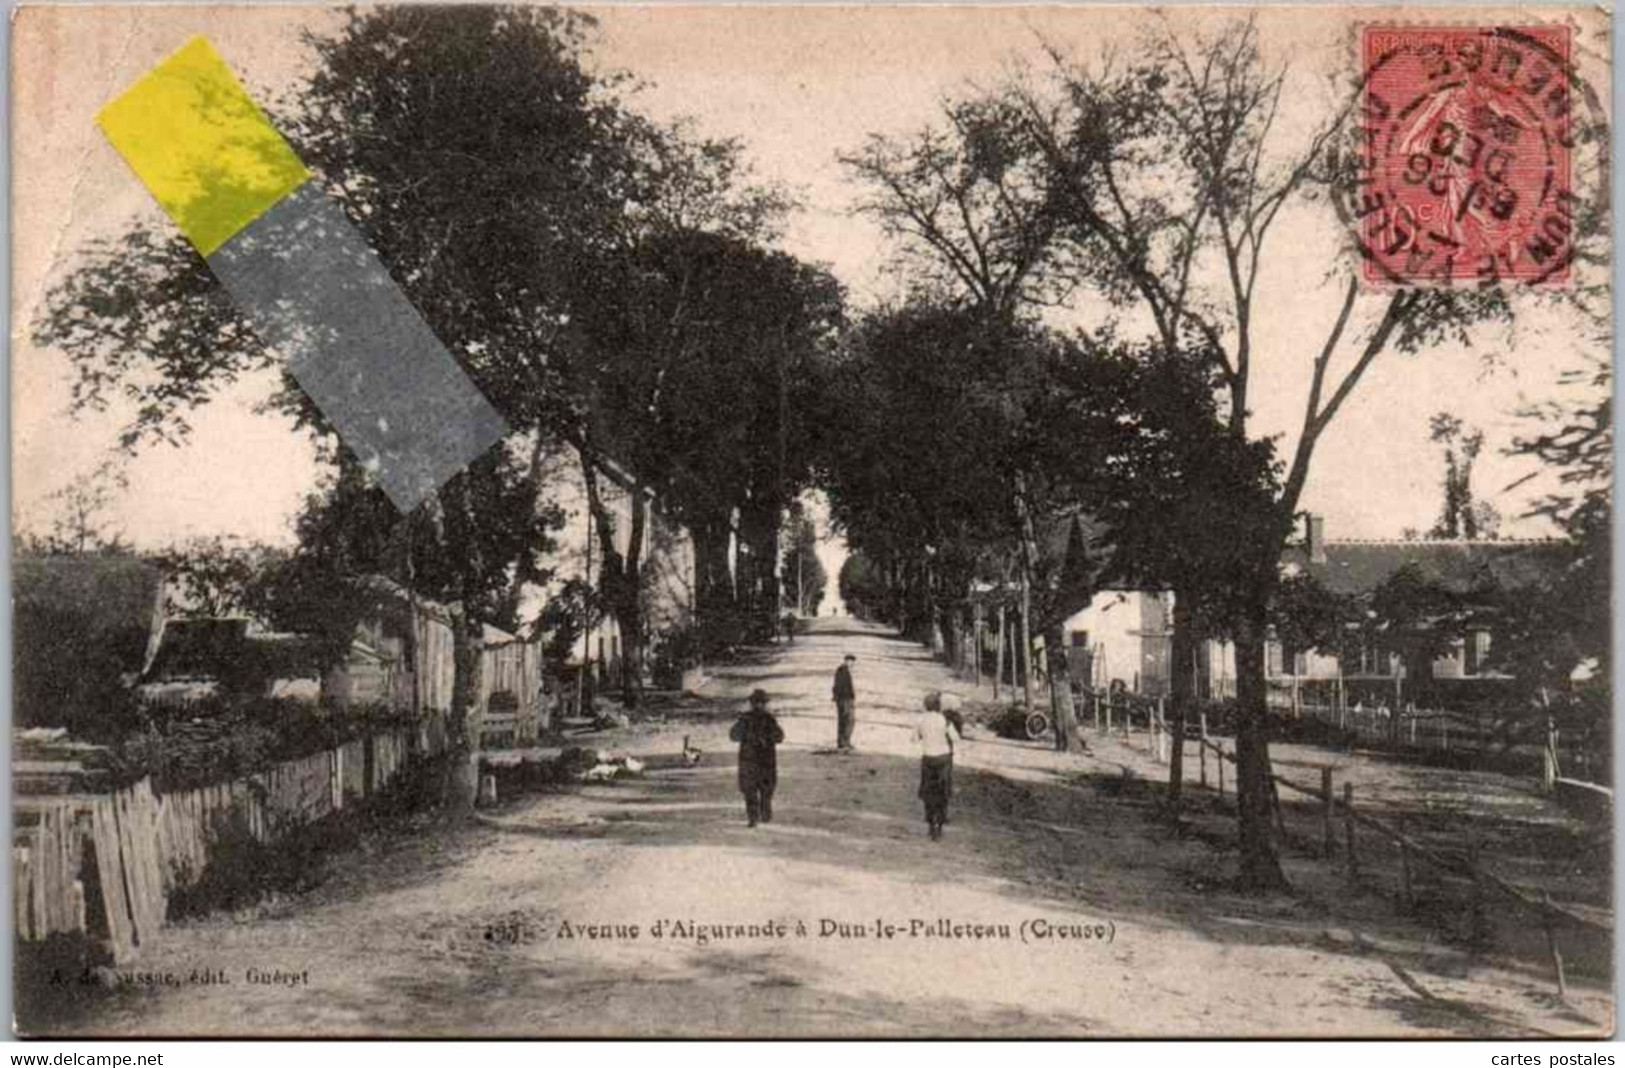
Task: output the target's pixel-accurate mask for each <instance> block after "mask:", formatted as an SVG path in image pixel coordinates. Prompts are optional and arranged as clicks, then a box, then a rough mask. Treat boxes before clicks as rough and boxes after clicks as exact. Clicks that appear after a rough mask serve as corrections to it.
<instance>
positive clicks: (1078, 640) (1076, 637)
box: [1072, 630, 1089, 649]
mask: <svg viewBox="0 0 1625 1068" xmlns="http://www.w3.org/2000/svg"><path fill="white" fill-rule="evenodd" d="M1072 645H1073V647H1074V648H1076V649H1087V648H1088V647H1089V632H1088V631H1086V630H1075V631H1073V632H1072Z"/></svg>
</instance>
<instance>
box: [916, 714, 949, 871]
mask: <svg viewBox="0 0 1625 1068" xmlns="http://www.w3.org/2000/svg"><path fill="white" fill-rule="evenodd" d="M959 736H960V735H959V731H957V730H956V729H954V725H953V724H952V723H950V722H948V718H947V717H946V716H944V715H943V714H942V694H940V693H938V692H937V691H935V690H933V691H931V692H930V693H928V694H926V695H925V701H924V710H923V711H922V712H921V713H920V717H919V719H918V720H916V721H915V724H914V739H915V741H917V742H919V743H920V800H921V801H923V802H925V824H926V826H927V827H929V828H930V830H931V837H932V838H933V839H938V838H941V837H942V825H943V824H945V823H947V822H948V802H949V800H951V799H952V797H953V792H954V740H955V739H956V738H958V737H959Z"/></svg>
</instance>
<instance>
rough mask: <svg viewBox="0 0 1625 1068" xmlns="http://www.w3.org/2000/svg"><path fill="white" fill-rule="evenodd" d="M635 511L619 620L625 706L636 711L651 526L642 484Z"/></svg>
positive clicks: (640, 683)
mask: <svg viewBox="0 0 1625 1068" xmlns="http://www.w3.org/2000/svg"><path fill="white" fill-rule="evenodd" d="M631 510H632V529H631V531H630V533H629V536H628V537H627V539H626V557H625V560H624V561H623V563H622V574H621V583H620V586H621V591H620V604H619V605H617V606H616V618H617V619H618V620H619V622H620V625H621V702H622V703H623V704H625V705H626V707H627V708H636V707H637V703H638V698H639V697H640V696H641V695H642V693H643V639H644V618H643V617H644V612H643V543H644V540H645V537H646V534H647V528H648V522H649V503H648V501H647V500H645V495H644V487H643V484H642V483H641V482H634V483H633V486H632V509H631Z"/></svg>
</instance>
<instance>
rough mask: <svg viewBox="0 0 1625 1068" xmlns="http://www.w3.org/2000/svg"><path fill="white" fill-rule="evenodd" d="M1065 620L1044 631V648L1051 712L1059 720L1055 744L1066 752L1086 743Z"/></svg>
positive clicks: (1055, 719)
mask: <svg viewBox="0 0 1625 1068" xmlns="http://www.w3.org/2000/svg"><path fill="white" fill-rule="evenodd" d="M1062 625H1063V624H1062V622H1061V621H1059V620H1058V621H1056V622H1054V623H1051V624H1050V625H1049V626H1048V627H1047V628H1046V629H1045V631H1044V652H1045V655H1046V658H1047V663H1048V665H1049V700H1050V712H1051V715H1052V716H1053V718H1054V721H1055V748H1056V749H1058V750H1060V751H1061V752H1063V753H1081V752H1083V750H1084V748H1085V746H1084V744H1083V734H1082V732H1081V731H1079V730H1078V717H1077V712H1076V710H1075V709H1074V707H1073V704H1072V665H1071V664H1070V663H1069V662H1068V661H1067V659H1066V645H1065V644H1064V639H1065V634H1064V633H1063V632H1062Z"/></svg>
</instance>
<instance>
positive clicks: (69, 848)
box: [12, 731, 411, 963]
mask: <svg viewBox="0 0 1625 1068" xmlns="http://www.w3.org/2000/svg"><path fill="white" fill-rule="evenodd" d="M410 742H411V738H410V735H409V734H407V733H405V732H402V731H391V732H386V733H382V734H376V735H373V736H371V737H369V738H362V739H357V740H355V741H352V742H348V743H346V744H344V745H341V746H339V747H338V748H336V749H332V750H327V751H324V752H319V753H313V754H311V755H310V756H306V757H301V758H299V759H297V760H290V761H286V762H284V763H281V764H277V765H275V766H274V767H271V768H269V769H267V770H266V771H264V772H262V773H259V774H255V775H250V776H247V777H245V778H242V779H236V780H233V781H231V782H225V783H216V784H213V785H210V786H201V787H198V788H196V789H192V790H179V791H174V792H171V793H169V794H165V795H163V796H161V797H160V796H158V795H157V794H155V793H154V792H153V789H152V786H151V783H150V782H149V781H148V780H146V779H142V780H141V781H140V782H137V783H135V784H134V785H132V786H128V787H125V788H124V789H122V790H117V791H114V792H113V793H110V794H59V795H47V796H34V797H30V796H21V797H18V798H16V799H15V802H14V805H15V807H14V810H13V812H14V829H13V836H12V861H13V863H12V872H13V879H14V883H13V888H14V896H13V900H14V903H15V911H16V916H15V921H16V931H17V935H18V937H19V938H20V939H22V940H23V941H25V942H43V941H45V940H46V939H48V938H50V937H51V936H52V935H57V934H62V935H78V936H84V937H88V938H90V939H92V940H94V941H98V942H101V943H103V948H104V949H105V950H106V953H107V955H108V956H110V957H111V958H112V960H113V961H114V963H123V962H125V961H127V960H129V959H131V958H132V957H133V956H134V955H135V954H136V952H137V951H138V950H139V949H140V947H141V946H142V945H145V944H146V943H147V942H149V941H151V940H153V939H155V938H156V937H158V932H159V930H160V929H161V928H162V927H163V925H164V920H165V916H166V913H167V910H168V904H169V898H170V896H171V895H172V894H173V893H174V892H176V891H177V890H183V889H186V888H188V887H190V886H192V885H194V884H196V883H197V881H198V880H199V879H200V878H202V876H203V872H204V870H205V869H206V868H207V867H208V866H209V863H210V862H211V860H212V858H213V855H214V852H215V850H216V848H217V846H218V845H219V843H220V842H221V841H222V839H223V838H224V836H225V835H227V834H228V833H231V832H233V831H234V830H239V829H244V830H246V831H247V833H248V834H250V835H251V836H252V837H253V838H254V839H255V840H256V841H259V842H262V843H265V844H271V843H273V842H275V841H277V840H278V839H280V838H281V837H283V836H284V835H286V834H287V833H289V832H290V831H292V830H294V829H295V828H298V827H300V826H303V825H305V824H307V823H310V822H313V821H315V820H319V819H321V818H323V817H325V816H328V815H331V814H332V813H334V812H338V811H341V810H343V809H344V808H346V807H349V806H351V805H354V804H356V803H358V802H360V801H361V800H364V799H365V798H367V797H370V796H372V795H373V794H376V793H378V792H379V791H381V790H383V789H384V788H385V787H387V786H388V785H389V784H390V783H391V782H393V781H394V780H395V778H396V777H397V776H398V775H399V774H400V773H401V771H402V769H403V768H404V767H405V766H406V758H407V755H408V752H409V747H410Z"/></svg>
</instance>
